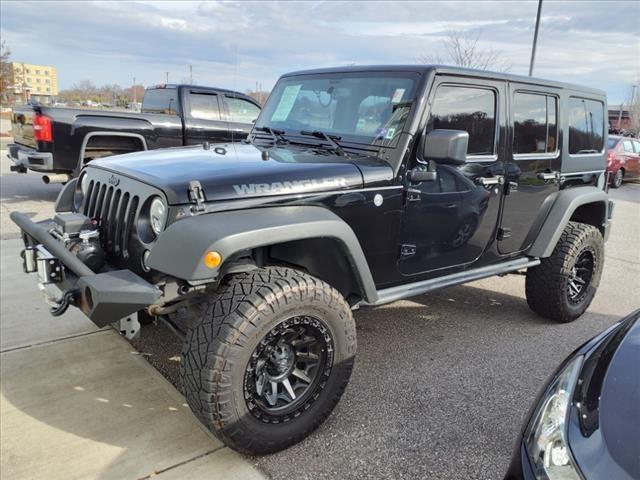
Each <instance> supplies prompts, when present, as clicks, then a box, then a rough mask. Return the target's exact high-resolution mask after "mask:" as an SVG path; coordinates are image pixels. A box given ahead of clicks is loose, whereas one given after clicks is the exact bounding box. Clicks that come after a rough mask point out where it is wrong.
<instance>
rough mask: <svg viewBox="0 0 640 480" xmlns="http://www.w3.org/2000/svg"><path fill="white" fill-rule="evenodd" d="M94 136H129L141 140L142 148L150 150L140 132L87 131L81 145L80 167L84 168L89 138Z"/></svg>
mask: <svg viewBox="0 0 640 480" xmlns="http://www.w3.org/2000/svg"><path fill="white" fill-rule="evenodd" d="M93 137H127V138H135V139H136V140H139V141H140V142H141V144H142V150H148V147H147V140H146V138H144V137H143V136H142V135H140V134H139V133H131V132H116V131H109V130H97V131H95V132H89V133H87V134H86V135H85V136H84V138H83V139H82V145H80V156H79V157H78V169H81V168H82V162H83V161H84V154H85V152H86V150H87V145H88V144H89V140H91V139H92V138H93Z"/></svg>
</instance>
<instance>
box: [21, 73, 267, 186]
mask: <svg viewBox="0 0 640 480" xmlns="http://www.w3.org/2000/svg"><path fill="white" fill-rule="evenodd" d="M259 111H260V105H259V104H258V103H257V102H255V101H254V100H253V99H251V98H250V97H248V96H247V95H244V94H242V93H239V92H233V91H230V90H222V89H212V88H208V87H194V86H190V85H180V86H161V87H155V88H152V89H148V90H147V92H146V94H145V99H144V101H143V105H142V112H141V113H137V112H126V111H112V110H85V109H73V108H58V107H48V106H33V105H23V106H19V107H15V108H14V110H13V114H12V117H11V123H12V131H13V138H14V143H13V144H11V145H9V157H10V158H11V160H12V161H13V162H14V166H13V167H12V170H14V171H19V172H26V171H27V170H28V169H31V170H35V171H39V172H48V173H55V174H60V175H56V176H55V177H54V176H47V177H45V182H47V181H48V180H50V179H54V178H55V179H56V181H66V180H68V179H69V178H71V177H73V176H75V175H77V173H78V172H79V171H80V169H81V168H82V166H83V165H84V164H86V163H87V162H89V161H91V160H92V159H94V158H99V157H105V156H109V155H117V154H121V153H127V152H134V151H140V150H151V149H156V148H166V147H175V146H183V145H194V144H199V143H203V142H205V141H207V142H211V143H217V142H230V141H238V140H241V139H243V138H246V136H247V135H248V133H249V132H250V131H251V128H252V126H253V125H252V123H251V120H253V119H255V118H257V116H258V113H259ZM251 117H254V118H251ZM240 120H242V121H240Z"/></svg>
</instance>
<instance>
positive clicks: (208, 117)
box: [183, 89, 231, 145]
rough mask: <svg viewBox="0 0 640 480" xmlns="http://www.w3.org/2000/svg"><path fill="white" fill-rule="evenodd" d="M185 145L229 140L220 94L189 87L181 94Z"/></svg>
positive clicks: (227, 125)
mask: <svg viewBox="0 0 640 480" xmlns="http://www.w3.org/2000/svg"><path fill="white" fill-rule="evenodd" d="M183 107H184V108H183V109H184V140H185V145H197V144H201V143H204V142H209V143H224V142H228V141H229V140H231V138H230V134H229V124H228V123H227V120H226V115H225V114H224V110H223V105H222V100H221V99H220V95H218V94H217V93H215V92H211V91H209V90H197V89H189V90H186V91H185V94H184V96H183Z"/></svg>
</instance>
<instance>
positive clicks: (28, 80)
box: [9, 62, 58, 104]
mask: <svg viewBox="0 0 640 480" xmlns="http://www.w3.org/2000/svg"><path fill="white" fill-rule="evenodd" d="M9 66H10V68H11V83H10V87H9V88H10V89H12V90H13V95H14V103H26V102H29V101H30V102H33V103H42V104H50V103H53V102H54V101H55V98H56V97H57V96H58V72H57V70H56V67H52V66H49V65H33V64H31V63H24V62H11V63H10V64H9Z"/></svg>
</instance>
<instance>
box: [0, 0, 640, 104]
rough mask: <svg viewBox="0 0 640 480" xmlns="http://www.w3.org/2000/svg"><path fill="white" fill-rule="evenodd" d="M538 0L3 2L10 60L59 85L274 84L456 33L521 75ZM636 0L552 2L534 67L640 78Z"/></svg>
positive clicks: (574, 75) (609, 81)
mask: <svg viewBox="0 0 640 480" xmlns="http://www.w3.org/2000/svg"><path fill="white" fill-rule="evenodd" d="M536 8H537V1H519V2H509V1H493V2H490V1H478V2H397V1H396V2H367V1H352V2H335V1H324V2H322V1H318V2H217V1H216V2H214V1H206V2H204V1H203V2H168V1H165V2H150V1H143V2H90V3H85V2H71V1H70V2H53V1H48V2H24V1H21V2H17V1H3V2H2V3H1V4H0V13H1V22H0V33H1V35H2V38H3V39H5V40H6V41H7V44H8V45H9V46H10V47H11V49H12V51H13V58H14V59H16V60H22V61H27V62H32V63H46V64H54V65H56V66H57V67H58V70H59V78H60V83H61V87H63V88H64V87H69V86H70V85H71V84H73V83H75V82H77V81H79V80H82V79H85V78H89V79H91V80H93V81H94V82H95V83H98V84H102V83H113V82H116V83H120V84H122V85H128V84H130V83H131V81H132V77H133V76H135V77H136V78H137V79H138V80H139V81H142V82H144V83H145V84H154V83H159V82H162V81H164V78H165V72H167V71H168V72H169V76H170V81H174V82H179V81H181V80H183V79H185V78H187V76H188V66H189V65H193V68H194V75H195V78H196V80H197V81H198V82H199V83H203V84H211V85H217V86H221V87H227V88H235V89H240V90H244V89H247V88H252V87H253V86H254V85H255V82H261V83H263V85H264V86H265V87H267V88H269V87H271V86H272V85H273V83H274V82H275V81H276V79H277V78H278V76H279V75H280V74H282V73H284V72H287V71H291V70H299V69H304V68H314V67H323V66H331V65H345V64H352V63H357V64H370V63H383V64H384V63H389V64H395V63H415V62H416V61H417V59H418V58H419V57H421V56H423V55H425V54H430V53H433V54H438V53H441V51H442V39H443V38H445V37H446V35H447V34H448V32H450V31H452V30H456V31H462V32H465V34H468V35H473V36H476V35H479V37H480V41H481V43H482V45H483V46H486V47H487V48H489V47H490V48H494V49H497V50H500V51H502V52H503V54H504V56H505V57H506V60H507V62H508V63H510V64H511V65H512V69H511V71H512V72H513V73H521V74H526V73H527V70H528V62H529V56H530V52H531V41H532V38H533V26H534V21H535V14H536ZM639 19H640V4H638V3H637V2H623V1H620V2H615V1H607V2H594V1H586V2H578V1H565V2H562V1H558V2H552V1H547V2H545V3H544V4H543V16H542V22H541V29H540V38H539V44H538V52H537V58H536V70H535V73H536V75H539V76H542V77H548V78H553V79H556V80H563V81H570V82H574V83H581V84H587V85H590V86H595V87H599V88H602V89H605V90H607V91H608V93H609V96H610V99H611V100H612V102H616V101H619V100H620V99H621V98H622V96H623V95H624V89H625V88H626V86H628V85H629V84H631V83H637V82H638V80H639V78H640V65H639V63H640V61H639V60H638V59H639V58H640V31H639V28H640V27H639V25H640V22H639V21H638V20H639Z"/></svg>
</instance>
